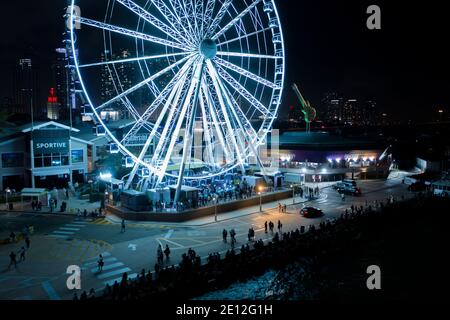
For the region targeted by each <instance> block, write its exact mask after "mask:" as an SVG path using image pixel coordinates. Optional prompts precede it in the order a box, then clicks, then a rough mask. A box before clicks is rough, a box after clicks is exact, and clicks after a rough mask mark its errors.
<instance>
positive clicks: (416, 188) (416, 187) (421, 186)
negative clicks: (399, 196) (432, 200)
mask: <svg viewBox="0 0 450 320" xmlns="http://www.w3.org/2000/svg"><path fill="white" fill-rule="evenodd" d="M426 188H427V186H426V185H425V183H423V182H416V183H413V184H412V185H410V186H409V187H408V191H412V192H422V191H425V189H426Z"/></svg>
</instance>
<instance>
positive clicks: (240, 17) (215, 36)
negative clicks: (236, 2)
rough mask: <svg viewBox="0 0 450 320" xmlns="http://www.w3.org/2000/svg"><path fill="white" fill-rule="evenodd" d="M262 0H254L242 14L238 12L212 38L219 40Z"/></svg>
mask: <svg viewBox="0 0 450 320" xmlns="http://www.w3.org/2000/svg"><path fill="white" fill-rule="evenodd" d="M261 1H262V0H254V1H253V3H252V4H251V5H249V6H248V7H247V8H245V10H244V11H242V12H241V13H240V14H238V15H237V16H236V17H235V18H234V19H233V20H231V21H230V22H229V23H228V24H227V25H226V26H225V27H223V28H222V29H221V30H220V31H219V32H218V33H216V34H215V35H214V36H213V37H212V40H217V39H218V38H219V37H220V36H221V35H223V34H224V33H225V32H227V31H228V30H229V29H231V28H232V27H233V26H234V25H235V24H236V23H237V22H238V21H239V20H241V19H242V18H243V17H245V16H246V15H247V14H248V13H249V12H250V11H252V10H253V8H255V7H256V6H257V5H258V4H259V3H260V2H261Z"/></svg>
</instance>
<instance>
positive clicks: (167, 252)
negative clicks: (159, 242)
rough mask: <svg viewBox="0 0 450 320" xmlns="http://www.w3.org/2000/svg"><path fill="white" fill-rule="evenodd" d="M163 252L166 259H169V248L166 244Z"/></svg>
mask: <svg viewBox="0 0 450 320" xmlns="http://www.w3.org/2000/svg"><path fill="white" fill-rule="evenodd" d="M164 254H165V255H166V261H169V259H170V248H169V245H168V244H166V249H164Z"/></svg>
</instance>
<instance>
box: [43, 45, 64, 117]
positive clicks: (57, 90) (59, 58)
mask: <svg viewBox="0 0 450 320" xmlns="http://www.w3.org/2000/svg"><path fill="white" fill-rule="evenodd" d="M55 53H56V56H55V59H54V61H53V64H52V86H53V87H52V89H53V94H54V96H55V97H56V98H57V99H58V102H59V104H60V107H61V108H66V109H67V111H68V109H69V105H68V95H67V90H68V86H67V84H68V74H67V73H68V68H67V56H66V49H65V48H58V49H56V52H55ZM47 112H48V110H47ZM67 115H68V112H63V113H62V114H61V116H62V118H66V117H67Z"/></svg>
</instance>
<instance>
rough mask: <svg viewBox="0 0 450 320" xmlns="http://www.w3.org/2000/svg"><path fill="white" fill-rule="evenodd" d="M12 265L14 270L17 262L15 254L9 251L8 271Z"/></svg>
mask: <svg viewBox="0 0 450 320" xmlns="http://www.w3.org/2000/svg"><path fill="white" fill-rule="evenodd" d="M12 265H14V268H17V260H16V254H15V253H14V252H12V251H11V253H10V254H9V266H8V270H10V269H11V266H12Z"/></svg>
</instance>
